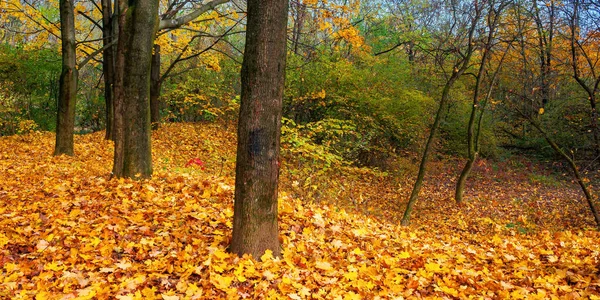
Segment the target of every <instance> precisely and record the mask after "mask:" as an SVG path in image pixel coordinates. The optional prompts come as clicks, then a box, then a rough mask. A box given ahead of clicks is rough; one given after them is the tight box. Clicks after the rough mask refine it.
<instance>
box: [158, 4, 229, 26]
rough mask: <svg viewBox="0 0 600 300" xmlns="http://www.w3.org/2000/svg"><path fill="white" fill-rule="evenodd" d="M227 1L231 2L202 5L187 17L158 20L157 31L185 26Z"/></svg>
mask: <svg viewBox="0 0 600 300" xmlns="http://www.w3.org/2000/svg"><path fill="white" fill-rule="evenodd" d="M229 1H231V0H212V1H210V2H208V3H206V4H203V5H202V6H200V7H199V8H197V9H196V10H194V11H192V12H191V13H189V14H187V15H184V16H181V17H179V18H175V19H166V20H160V24H159V25H158V29H159V30H161V29H166V28H177V27H179V26H181V25H184V24H187V23H189V22H191V21H193V20H195V19H196V18H198V17H199V16H201V15H202V14H204V13H205V12H207V11H209V10H211V9H214V8H215V7H217V6H218V5H221V4H225V3H227V2H229Z"/></svg>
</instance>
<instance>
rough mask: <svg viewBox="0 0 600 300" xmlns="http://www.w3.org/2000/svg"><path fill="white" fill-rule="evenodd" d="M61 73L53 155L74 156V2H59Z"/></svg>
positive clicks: (75, 97)
mask: <svg viewBox="0 0 600 300" xmlns="http://www.w3.org/2000/svg"><path fill="white" fill-rule="evenodd" d="M60 30H61V42H62V71H61V74H60V87H59V92H58V93H59V98H58V115H57V122H56V144H55V148H54V155H60V154H66V155H73V154H74V152H73V134H74V130H75V105H76V104H77V76H78V71H77V61H76V59H77V56H76V53H75V51H76V50H75V49H76V41H75V12H74V6H73V1H72V0H61V1H60Z"/></svg>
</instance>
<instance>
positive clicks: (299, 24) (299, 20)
mask: <svg viewBox="0 0 600 300" xmlns="http://www.w3.org/2000/svg"><path fill="white" fill-rule="evenodd" d="M294 8H295V14H294V28H293V29H292V49H293V50H294V54H299V50H300V48H299V47H300V37H301V36H302V28H303V27H304V19H305V18H306V4H304V3H300V2H297V3H295V4H294Z"/></svg>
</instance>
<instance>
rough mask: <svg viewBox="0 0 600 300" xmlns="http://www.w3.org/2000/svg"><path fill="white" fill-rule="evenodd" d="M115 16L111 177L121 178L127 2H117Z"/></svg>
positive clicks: (119, 0)
mask: <svg viewBox="0 0 600 300" xmlns="http://www.w3.org/2000/svg"><path fill="white" fill-rule="evenodd" d="M115 10H116V12H115V16H116V17H117V22H116V23H115V24H116V25H117V26H115V27H117V28H116V29H117V30H116V32H118V36H119V40H118V41H117V51H116V53H115V66H114V67H115V78H114V85H113V97H114V98H113V109H114V115H113V130H112V134H113V141H114V142H115V144H114V155H113V159H114V161H113V170H112V176H113V177H123V157H124V155H123V153H124V149H123V114H124V110H123V100H124V99H125V96H124V94H123V93H124V91H123V77H124V76H125V42H126V40H125V37H124V35H125V34H124V30H125V20H126V15H125V13H126V10H127V0H118V3H117V5H116V7H115ZM113 29H114V28H113Z"/></svg>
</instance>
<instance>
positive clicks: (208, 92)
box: [161, 62, 239, 122]
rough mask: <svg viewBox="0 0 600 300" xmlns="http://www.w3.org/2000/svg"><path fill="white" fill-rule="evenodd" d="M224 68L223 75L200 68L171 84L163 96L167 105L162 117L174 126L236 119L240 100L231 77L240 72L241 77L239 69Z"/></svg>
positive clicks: (220, 72)
mask: <svg viewBox="0 0 600 300" xmlns="http://www.w3.org/2000/svg"><path fill="white" fill-rule="evenodd" d="M224 64H225V65H226V68H223V69H222V71H214V70H211V69H208V68H198V69H194V70H192V71H190V72H187V73H185V74H184V75H181V76H179V77H177V78H174V79H171V80H170V81H168V82H167V83H166V86H165V89H164V90H165V91H164V93H163V95H161V98H162V99H165V102H166V108H165V109H164V110H163V112H162V114H163V115H164V116H166V117H167V119H168V120H169V121H171V122H197V121H214V120H216V119H217V118H223V119H227V120H233V119H235V118H237V114H238V110H239V96H238V93H236V90H235V85H234V84H232V82H231V74H232V73H235V72H236V71H237V72H238V73H237V74H238V75H239V68H238V66H235V65H232V64H230V63H229V64H228V63H227V62H225V63H224Z"/></svg>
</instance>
